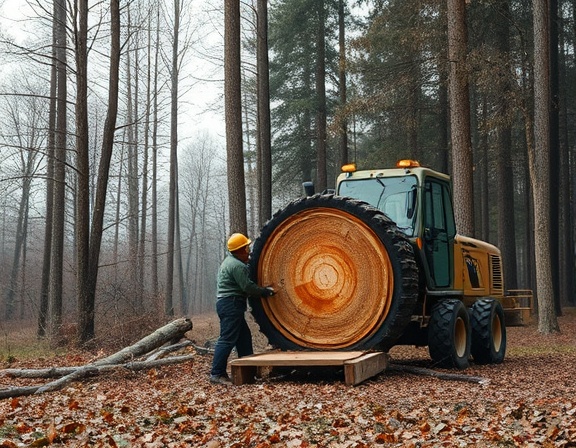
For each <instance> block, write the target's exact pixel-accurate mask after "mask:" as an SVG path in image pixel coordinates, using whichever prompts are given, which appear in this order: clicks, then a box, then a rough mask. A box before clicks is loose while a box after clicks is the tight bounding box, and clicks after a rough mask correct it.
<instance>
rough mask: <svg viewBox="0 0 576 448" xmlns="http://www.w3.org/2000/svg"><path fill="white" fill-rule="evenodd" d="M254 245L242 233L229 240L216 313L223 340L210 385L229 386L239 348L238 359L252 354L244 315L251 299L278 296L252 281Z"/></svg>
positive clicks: (221, 268) (220, 275) (220, 273)
mask: <svg viewBox="0 0 576 448" xmlns="http://www.w3.org/2000/svg"><path fill="white" fill-rule="evenodd" d="M251 242H252V241H251V240H250V239H249V238H247V237H246V236H245V235H243V234H241V233H234V234H233V235H232V236H230V238H229V239H228V242H227V246H228V252H229V254H228V256H227V257H226V258H225V259H224V261H223V262H222V264H221V265H220V269H219V271H218V280H217V283H218V285H217V286H218V291H217V300H216V312H217V313H218V317H219V318H220V337H219V338H218V341H217V342H216V347H215V348H214V359H213V361H212V370H211V371H210V382H212V383H217V384H227V383H230V378H229V377H228V374H227V373H226V366H227V364H228V357H229V356H230V353H231V352H232V349H233V348H234V347H236V351H237V352H238V357H240V358H241V357H243V356H249V355H252V354H253V353H254V352H253V350H252V334H251V333H250V328H249V327H248V324H247V323H246V319H245V317H244V312H245V311H246V308H247V306H246V300H247V298H248V297H271V296H273V295H274V294H275V293H276V292H275V291H274V288H272V287H271V286H267V287H261V286H258V285H257V284H256V283H254V282H253V281H252V280H251V279H250V275H249V272H248V265H247V263H248V258H249V256H250V243H251Z"/></svg>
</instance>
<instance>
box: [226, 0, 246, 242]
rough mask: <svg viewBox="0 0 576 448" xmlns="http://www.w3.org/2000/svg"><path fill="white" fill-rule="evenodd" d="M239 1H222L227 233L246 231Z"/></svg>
mask: <svg viewBox="0 0 576 448" xmlns="http://www.w3.org/2000/svg"><path fill="white" fill-rule="evenodd" d="M240 42H241V38H240V1H239V0H225V1H224V109H225V110H224V115H225V121H226V160H227V174H228V203H229V215H230V233H234V232H240V233H243V234H246V233H247V232H248V224H247V221H246V187H245V178H244V153H243V141H242V94H241V88H240V86H241V81H242V80H241V73H240Z"/></svg>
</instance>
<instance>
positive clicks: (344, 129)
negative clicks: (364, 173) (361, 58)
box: [338, 0, 349, 166]
mask: <svg viewBox="0 0 576 448" xmlns="http://www.w3.org/2000/svg"><path fill="white" fill-rule="evenodd" d="M345 3H346V2H345V0H338V92H339V94H340V108H341V109H342V112H343V113H342V116H343V118H342V119H341V122H340V129H339V131H340V166H343V165H345V164H347V163H348V161H349V160H348V120H347V119H346V118H345V116H346V113H344V109H345V108H346V103H347V97H346V95H347V92H346V70H347V64H346V24H345V19H346V15H345V14H346V12H345Z"/></svg>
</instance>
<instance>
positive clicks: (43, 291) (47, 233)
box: [37, 2, 58, 338]
mask: <svg viewBox="0 0 576 448" xmlns="http://www.w3.org/2000/svg"><path fill="white" fill-rule="evenodd" d="M57 6H58V3H57V2H54V5H53V24H52V61H51V66H50V109H49V112H48V141H47V143H46V155H47V157H46V222H45V224H44V255H43V258H42V280H41V284H40V306H39V308H38V330H37V335H38V337H40V338H43V337H44V336H46V324H47V322H48V303H49V302H48V301H49V294H50V290H49V288H50V262H51V258H52V218H53V213H54V211H53V209H54V149H55V148H54V147H55V138H56V93H57V72H56V65H57V62H56V59H57V53H56V43H57V39H56V27H57V23H58V22H57V20H56V18H57V14H56V9H57Z"/></svg>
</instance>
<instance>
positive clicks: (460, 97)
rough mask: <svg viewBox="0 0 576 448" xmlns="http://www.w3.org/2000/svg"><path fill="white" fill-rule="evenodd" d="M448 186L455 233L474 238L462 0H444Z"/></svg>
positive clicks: (465, 48) (464, 5)
mask: <svg viewBox="0 0 576 448" xmlns="http://www.w3.org/2000/svg"><path fill="white" fill-rule="evenodd" d="M447 1H448V8H447V16H448V63H449V64H450V72H449V82H448V84H449V96H450V125H451V131H452V185H453V195H454V215H455V219H456V228H457V229H458V232H459V233H461V234H464V235H468V236H474V233H475V232H474V185H473V160H472V143H471V138H470V97H469V92H468V70H467V68H466V52H467V41H468V38H467V29H466V2H465V0H447Z"/></svg>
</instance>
